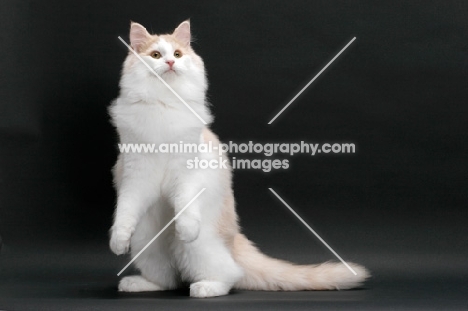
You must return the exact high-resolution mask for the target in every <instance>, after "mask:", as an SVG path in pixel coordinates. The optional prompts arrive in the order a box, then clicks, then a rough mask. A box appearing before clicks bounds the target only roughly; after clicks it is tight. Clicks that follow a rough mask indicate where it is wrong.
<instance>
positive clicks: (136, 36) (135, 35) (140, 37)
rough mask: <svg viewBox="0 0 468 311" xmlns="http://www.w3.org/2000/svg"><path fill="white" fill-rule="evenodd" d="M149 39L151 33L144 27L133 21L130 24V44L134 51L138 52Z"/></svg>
mask: <svg viewBox="0 0 468 311" xmlns="http://www.w3.org/2000/svg"><path fill="white" fill-rule="evenodd" d="M149 39H151V35H150V34H149V33H148V31H146V28H145V27H143V26H142V25H140V24H138V23H134V22H132V23H131V24H130V45H131V46H132V48H133V49H134V50H135V52H137V53H140V52H141V51H140V50H141V48H142V47H143V45H144V44H145V43H146V42H147V41H148V40H149Z"/></svg>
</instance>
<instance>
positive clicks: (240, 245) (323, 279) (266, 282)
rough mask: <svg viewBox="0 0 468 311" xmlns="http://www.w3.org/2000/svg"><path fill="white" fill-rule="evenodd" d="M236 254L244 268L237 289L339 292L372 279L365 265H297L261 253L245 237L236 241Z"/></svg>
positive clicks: (236, 259) (236, 238) (235, 239)
mask: <svg viewBox="0 0 468 311" xmlns="http://www.w3.org/2000/svg"><path fill="white" fill-rule="evenodd" d="M233 255H234V259H235V261H236V262H237V263H238V264H239V265H240V266H241V267H242V268H243V269H244V276H243V278H242V279H240V280H239V281H238V282H237V283H236V284H235V286H234V287H235V288H237V289H246V290H268V291H280V290H282V291H299V290H335V289H337V290H340V289H350V288H353V287H357V286H359V285H361V284H362V283H363V282H364V281H365V280H366V279H367V278H368V277H369V276H370V274H369V272H368V271H367V270H366V268H364V267H363V266H360V265H357V264H353V263H348V264H349V266H351V267H352V269H353V270H354V271H355V272H356V273H357V275H354V274H353V273H352V272H351V271H350V270H349V269H348V268H347V267H346V266H345V265H344V264H342V263H341V262H340V263H332V262H325V263H322V264H318V265H296V264H293V263H290V262H287V261H283V260H279V259H274V258H271V257H268V256H266V255H264V254H262V253H261V252H260V251H259V250H258V249H257V248H256V247H255V246H254V245H253V243H252V242H251V241H249V240H248V239H247V238H246V237H245V236H244V235H243V234H237V235H236V237H235V238H234V245H233Z"/></svg>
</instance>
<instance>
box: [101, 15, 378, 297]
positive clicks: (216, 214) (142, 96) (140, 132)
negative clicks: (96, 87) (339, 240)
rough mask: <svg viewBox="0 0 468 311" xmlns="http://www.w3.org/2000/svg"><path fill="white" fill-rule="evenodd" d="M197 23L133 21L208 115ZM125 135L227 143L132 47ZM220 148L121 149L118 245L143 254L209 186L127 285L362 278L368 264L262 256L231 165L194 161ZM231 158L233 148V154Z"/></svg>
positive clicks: (279, 284) (134, 30)
mask: <svg viewBox="0 0 468 311" xmlns="http://www.w3.org/2000/svg"><path fill="white" fill-rule="evenodd" d="M190 38H191V35H190V24H189V22H188V21H185V22H183V23H182V24H180V25H179V26H178V27H177V28H176V29H175V31H174V32H173V33H172V34H169V35H150V34H149V33H148V32H147V31H146V29H145V28H144V27H143V26H142V25H140V24H137V23H132V24H131V28H130V42H131V46H132V48H133V50H134V51H135V52H137V53H138V54H139V55H140V56H141V57H142V58H143V59H144V61H145V62H146V63H147V64H149V65H150V66H151V67H152V68H153V69H154V71H155V72H156V73H158V74H159V75H160V76H161V77H162V78H163V79H164V80H165V81H166V82H167V83H168V84H169V85H170V86H171V87H172V88H173V89H174V90H175V92H176V93H178V94H179V95H180V96H181V97H182V98H183V99H184V100H185V102H186V103H187V104H188V105H190V106H191V107H192V108H193V110H194V111H195V112H196V113H197V114H198V115H199V116H200V117H201V118H202V119H203V120H204V121H206V123H208V124H209V123H210V122H211V121H212V116H211V114H210V111H209V110H208V107H207V106H208V105H207V101H206V90H207V80H206V75H205V70H204V65H203V61H202V59H201V58H200V57H199V56H198V55H197V54H195V52H194V51H193V50H192V48H191V46H190ZM109 112H110V115H111V117H112V122H113V124H114V125H115V127H116V128H117V131H118V134H119V137H120V142H121V143H152V144H156V145H159V144H161V143H178V142H180V141H183V142H184V143H190V142H193V143H200V142H209V141H211V142H213V144H219V141H218V138H217V137H216V136H215V135H214V134H213V133H212V132H211V131H210V130H209V129H208V127H206V126H205V125H204V124H203V123H202V122H201V121H200V120H199V118H197V116H195V114H194V113H192V112H191V111H190V110H189V109H188V108H187V107H186V106H185V105H184V104H183V103H182V102H181V101H180V100H179V99H178V98H177V97H176V96H175V95H174V94H173V93H172V92H171V91H170V90H169V89H168V88H167V87H166V86H165V85H163V83H162V82H161V81H160V80H158V78H157V77H156V76H155V75H154V74H153V73H152V72H151V71H150V70H149V69H148V68H147V67H145V65H144V64H143V63H142V62H141V61H140V60H139V59H138V58H137V57H136V56H135V55H134V54H133V53H129V54H128V56H127V58H126V60H125V63H124V66H123V71H122V78H121V81H120V94H119V97H118V98H117V99H116V100H115V101H114V102H113V103H112V105H111V106H110V108H109ZM194 156H197V157H199V158H200V159H217V158H218V155H217V154H209V153H200V154H196V155H194V154H182V153H177V154H175V153H172V154H167V153H121V154H120V155H119V158H118V160H117V163H116V164H115V167H114V169H113V173H114V183H115V188H116V190H117V195H118V199H117V207H116V211H115V219H114V224H113V226H112V228H111V238H110V248H111V250H112V251H113V252H114V253H115V254H117V255H120V254H125V253H127V252H128V251H130V252H131V254H132V256H133V257H134V256H135V255H136V254H137V253H138V252H139V251H140V250H141V249H142V248H143V247H144V246H145V245H146V244H147V243H148V242H149V241H150V240H151V239H152V238H153V237H154V236H155V235H156V234H157V233H158V232H159V231H160V230H161V229H162V228H163V227H164V226H165V225H166V224H167V223H168V222H169V221H170V220H171V219H172V218H173V217H174V215H175V214H176V213H178V212H179V211H181V209H182V208H183V207H184V206H185V205H186V204H187V203H188V202H189V201H190V200H192V198H194V197H195V195H196V194H197V193H198V192H199V191H200V190H201V189H202V188H206V190H205V191H204V192H203V193H202V194H201V195H200V196H199V197H198V198H197V199H196V200H195V201H194V202H193V203H192V204H191V205H190V206H189V207H188V208H187V209H186V210H185V211H184V212H183V213H182V214H181V215H180V217H179V218H177V219H176V221H175V222H174V223H173V224H172V225H171V226H170V227H168V228H167V230H166V231H164V233H163V234H162V235H161V236H159V238H158V239H156V240H155V241H154V242H153V243H152V244H151V246H150V247H148V249H146V250H145V251H144V252H143V253H142V254H141V255H140V256H139V257H138V258H137V259H136V260H135V265H136V267H137V268H138V269H139V270H140V271H141V275H136V276H127V277H124V278H123V279H122V280H121V281H120V284H119V290H120V291H127V292H139V291H157V290H169V289H175V288H178V287H180V286H181V285H182V284H183V283H186V282H189V283H190V284H191V285H190V296H192V297H213V296H220V295H226V294H228V292H229V290H230V289H231V288H237V289H248V290H286V291H294V290H329V289H348V288H352V287H355V286H358V285H360V284H361V283H362V282H363V281H364V280H365V279H366V278H367V277H368V276H369V274H368V272H367V271H366V269H365V268H363V267H362V266H359V265H356V264H350V265H351V266H352V267H353V269H354V270H355V271H356V272H357V275H356V276H355V275H353V274H352V273H351V272H350V271H349V270H348V269H347V268H346V267H345V266H344V265H343V264H341V263H324V264H320V265H294V264H292V263H289V262H286V261H281V260H278V259H272V258H270V257H268V256H266V255H264V254H262V253H261V252H260V251H259V250H257V248H256V247H255V246H253V244H252V243H251V242H250V241H249V240H248V239H247V238H246V237H245V236H244V235H243V234H241V233H240V230H239V226H238V220H237V215H236V211H235V206H234V197H233V193H232V188H231V171H230V169H204V170H203V169H188V168H187V165H186V161H187V159H193V158H194ZM224 157H225V158H226V155H224Z"/></svg>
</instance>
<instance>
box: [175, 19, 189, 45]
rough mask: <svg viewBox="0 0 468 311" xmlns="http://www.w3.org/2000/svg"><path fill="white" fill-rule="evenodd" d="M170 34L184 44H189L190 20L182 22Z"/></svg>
mask: <svg viewBox="0 0 468 311" xmlns="http://www.w3.org/2000/svg"><path fill="white" fill-rule="evenodd" d="M172 35H173V36H174V37H175V38H176V39H177V40H179V41H180V42H181V43H182V44H184V45H185V46H189V45H190V22H189V21H188V20H187V21H185V22H182V23H181V24H180V25H179V26H178V27H177V28H176V29H175V30H174V32H173V33H172Z"/></svg>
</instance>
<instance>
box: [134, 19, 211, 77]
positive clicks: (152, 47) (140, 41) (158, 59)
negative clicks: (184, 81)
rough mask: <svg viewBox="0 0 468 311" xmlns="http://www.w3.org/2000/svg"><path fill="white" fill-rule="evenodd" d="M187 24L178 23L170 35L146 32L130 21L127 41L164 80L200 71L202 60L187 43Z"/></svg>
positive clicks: (188, 31)
mask: <svg viewBox="0 0 468 311" xmlns="http://www.w3.org/2000/svg"><path fill="white" fill-rule="evenodd" d="M190 38H191V34H190V23H189V22H188V21H185V22H183V23H182V24H180V25H179V26H178V27H177V28H176V29H175V30H174V32H173V33H172V34H168V35H150V34H149V33H148V32H147V31H146V29H145V28H144V27H143V26H142V25H140V24H138V23H132V24H131V27H130V44H131V46H132V48H133V50H135V51H136V52H137V53H138V54H139V55H140V56H141V57H142V58H143V59H144V60H145V62H146V63H147V64H148V65H150V66H151V68H152V69H153V70H154V71H155V72H156V73H157V74H158V75H160V76H161V77H162V78H164V79H167V80H172V79H177V77H180V76H184V75H188V74H193V73H194V72H195V73H197V72H199V73H204V68H203V62H202V60H201V58H200V57H199V56H198V55H197V54H195V52H194V51H193V50H192V48H191V46H190Z"/></svg>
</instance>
